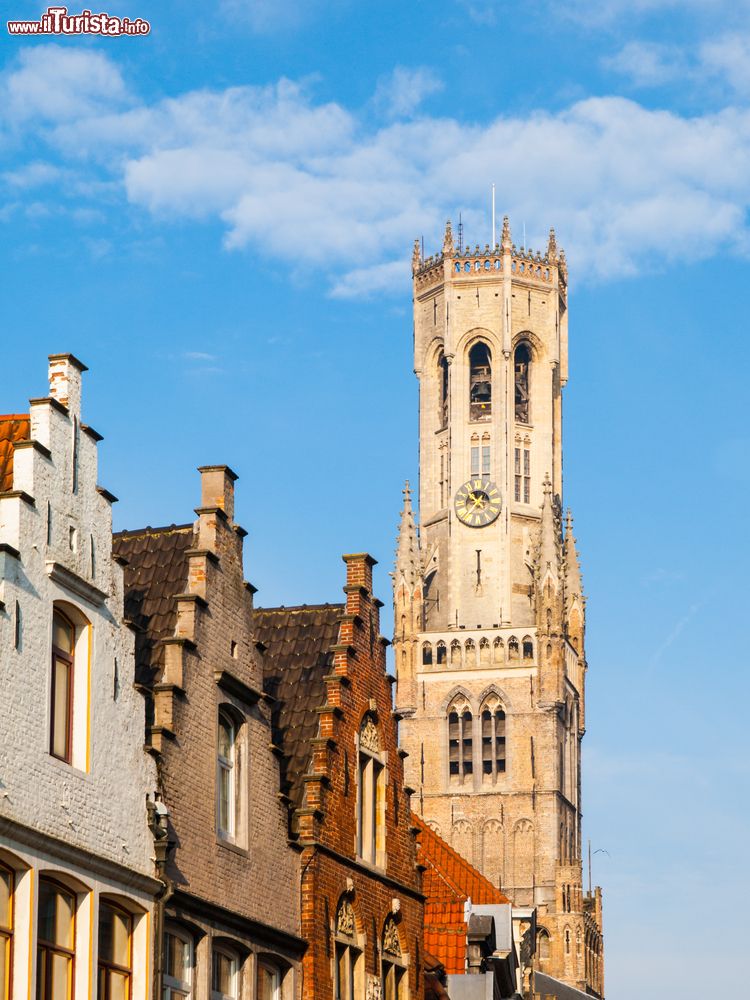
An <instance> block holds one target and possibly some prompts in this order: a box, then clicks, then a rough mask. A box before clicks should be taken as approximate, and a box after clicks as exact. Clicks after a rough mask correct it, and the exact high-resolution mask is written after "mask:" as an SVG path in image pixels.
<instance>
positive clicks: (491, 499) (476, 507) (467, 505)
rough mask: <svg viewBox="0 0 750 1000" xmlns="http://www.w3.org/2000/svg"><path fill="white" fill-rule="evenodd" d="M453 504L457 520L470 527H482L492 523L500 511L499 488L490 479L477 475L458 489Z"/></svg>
mask: <svg viewBox="0 0 750 1000" xmlns="http://www.w3.org/2000/svg"><path fill="white" fill-rule="evenodd" d="M454 506H455V508H456V514H457V516H458V519H459V521H462V522H463V523H464V524H468V526H469V527H470V528H483V527H484V526H485V524H492V522H493V521H494V520H495V518H496V517H497V516H498V514H499V513H500V508H501V507H502V500H501V498H500V490H499V489H498V488H497V486H495V484H494V483H493V482H492V480H491V479H486V478H480V477H479V476H477V477H476V478H475V479H470V480H469V481H468V483H464V484H463V486H462V487H461V488H460V489H459V490H458V492H457V493H456V499H455V501H454Z"/></svg>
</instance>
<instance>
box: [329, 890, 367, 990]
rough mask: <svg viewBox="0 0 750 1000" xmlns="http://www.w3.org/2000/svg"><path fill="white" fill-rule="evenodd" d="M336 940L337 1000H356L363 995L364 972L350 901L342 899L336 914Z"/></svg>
mask: <svg viewBox="0 0 750 1000" xmlns="http://www.w3.org/2000/svg"><path fill="white" fill-rule="evenodd" d="M334 940H335V951H336V964H335V966H334V977H335V979H334V984H335V987H336V990H335V994H334V996H335V1000H354V998H355V997H356V996H361V995H362V991H363V986H364V984H363V982H362V980H363V979H364V970H363V961H362V949H361V948H360V946H359V940H358V937H357V923H356V920H355V918H354V909H353V907H352V904H351V903H350V902H349V900H348V899H342V901H341V903H340V904H339V908H338V911H337V912H336V926H335V928H334Z"/></svg>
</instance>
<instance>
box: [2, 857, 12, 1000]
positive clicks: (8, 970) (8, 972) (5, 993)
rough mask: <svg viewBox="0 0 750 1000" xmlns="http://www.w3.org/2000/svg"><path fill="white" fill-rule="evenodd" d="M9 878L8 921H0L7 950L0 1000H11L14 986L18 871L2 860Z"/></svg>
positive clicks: (4, 947) (3, 943)
mask: <svg viewBox="0 0 750 1000" xmlns="http://www.w3.org/2000/svg"><path fill="white" fill-rule="evenodd" d="M3 876H7V880H8V923H7V924H3V923H2V922H0V948H3V949H4V950H5V956H4V957H5V981H4V982H0V1000H9V998H10V996H11V989H12V986H13V924H14V918H15V903H16V898H15V892H16V872H15V870H14V869H13V868H11V867H10V865H7V864H4V863H3V862H2V861H0V877H3Z"/></svg>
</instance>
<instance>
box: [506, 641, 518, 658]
mask: <svg viewBox="0 0 750 1000" xmlns="http://www.w3.org/2000/svg"><path fill="white" fill-rule="evenodd" d="M508 659H509V660H517V659H518V639H516V637H515V636H514V635H512V636H511V637H510V639H508Z"/></svg>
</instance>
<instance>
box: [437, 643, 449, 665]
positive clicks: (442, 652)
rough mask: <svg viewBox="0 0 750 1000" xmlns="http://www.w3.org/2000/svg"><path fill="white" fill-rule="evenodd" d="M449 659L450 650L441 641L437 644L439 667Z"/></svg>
mask: <svg viewBox="0 0 750 1000" xmlns="http://www.w3.org/2000/svg"><path fill="white" fill-rule="evenodd" d="M447 659H448V649H447V647H446V645H445V643H444V642H443V640H442V639H441V640H440V641H439V642H438V644H437V661H438V665H440V664H441V663H445V662H446V661H447Z"/></svg>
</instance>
